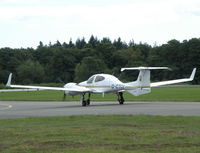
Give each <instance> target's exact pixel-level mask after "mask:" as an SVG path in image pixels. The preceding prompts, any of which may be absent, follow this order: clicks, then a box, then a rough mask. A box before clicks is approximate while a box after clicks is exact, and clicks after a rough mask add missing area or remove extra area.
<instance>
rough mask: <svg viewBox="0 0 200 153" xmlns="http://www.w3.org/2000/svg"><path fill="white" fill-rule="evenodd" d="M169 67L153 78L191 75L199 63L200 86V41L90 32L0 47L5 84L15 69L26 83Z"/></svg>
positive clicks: (125, 77) (128, 77) (133, 74)
mask: <svg viewBox="0 0 200 153" xmlns="http://www.w3.org/2000/svg"><path fill="white" fill-rule="evenodd" d="M138 66H168V67H170V68H172V69H173V71H172V72H169V71H165V70H156V71H152V80H154V81H159V80H167V79H178V78H183V77H189V76H188V75H189V74H190V73H191V72H192V69H193V68H194V67H197V74H196V77H195V80H194V81H193V84H200V75H199V74H200V73H199V71H198V68H200V39H198V38H193V39H190V40H184V41H182V42H180V41H178V40H170V41H168V42H167V43H166V44H163V45H160V46H151V45H148V44H147V43H134V41H130V42H129V43H126V42H123V41H122V40H121V38H118V39H116V40H114V41H111V40H110V39H109V38H103V39H101V40H100V39H98V38H97V37H94V36H91V37H90V39H89V40H88V41H86V40H85V39H84V38H82V39H77V40H76V41H75V42H72V40H70V41H69V42H68V43H66V42H64V43H60V42H59V41H57V42H56V43H54V44H52V43H49V44H48V45H44V44H43V43H42V42H39V45H38V47H37V48H36V49H33V48H18V49H12V48H1V49H0V83H6V81H7V78H8V75H9V73H10V72H12V73H13V75H14V76H13V77H14V79H13V81H14V82H15V83H21V84H38V83H52V82H56V83H60V82H65V83H67V82H80V81H84V80H86V79H88V77H90V76H91V75H93V74H96V73H108V74H112V75H115V76H117V77H119V78H120V80H122V81H133V80H135V79H136V78H137V74H138V72H137V71H127V72H122V73H121V72H120V68H122V67H138Z"/></svg>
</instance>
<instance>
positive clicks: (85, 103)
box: [81, 93, 91, 106]
mask: <svg viewBox="0 0 200 153" xmlns="http://www.w3.org/2000/svg"><path fill="white" fill-rule="evenodd" d="M90 96H91V94H90V93H89V94H88V99H87V100H85V93H83V94H82V99H81V101H82V106H87V105H88V106H89V105H90Z"/></svg>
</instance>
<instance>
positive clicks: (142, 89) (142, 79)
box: [121, 67, 169, 96]
mask: <svg viewBox="0 0 200 153" xmlns="http://www.w3.org/2000/svg"><path fill="white" fill-rule="evenodd" d="M155 69H169V68H168V67H134V68H122V69H121V71H124V70H139V71H140V73H139V75H138V78H137V80H136V81H134V82H129V83H126V85H127V87H126V90H127V92H129V93H130V94H132V95H134V96H139V95H142V94H147V93H150V92H151V88H150V83H151V82H150V70H155Z"/></svg>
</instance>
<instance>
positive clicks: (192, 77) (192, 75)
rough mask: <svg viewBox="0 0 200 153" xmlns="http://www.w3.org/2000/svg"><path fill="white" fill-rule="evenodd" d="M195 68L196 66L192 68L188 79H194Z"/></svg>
mask: <svg viewBox="0 0 200 153" xmlns="http://www.w3.org/2000/svg"><path fill="white" fill-rule="evenodd" d="M196 70H197V68H194V69H193V71H192V74H191V75H190V79H191V80H193V79H194V76H195V73H196Z"/></svg>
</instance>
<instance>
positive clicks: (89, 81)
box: [87, 76, 95, 83]
mask: <svg viewBox="0 0 200 153" xmlns="http://www.w3.org/2000/svg"><path fill="white" fill-rule="evenodd" d="M94 77H95V76H91V77H90V78H89V79H88V80H87V83H92V82H93V80H94Z"/></svg>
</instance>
